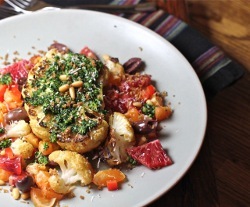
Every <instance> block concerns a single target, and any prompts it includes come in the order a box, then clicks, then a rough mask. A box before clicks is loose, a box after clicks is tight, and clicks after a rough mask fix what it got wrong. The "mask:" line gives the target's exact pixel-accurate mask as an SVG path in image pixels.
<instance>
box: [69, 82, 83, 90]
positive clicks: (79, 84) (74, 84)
mask: <svg viewBox="0 0 250 207" xmlns="http://www.w3.org/2000/svg"><path fill="white" fill-rule="evenodd" d="M71 86H73V87H76V88H79V87H82V86H83V82H82V81H75V82H74V83H72V84H71Z"/></svg>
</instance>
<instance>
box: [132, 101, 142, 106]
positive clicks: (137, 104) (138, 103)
mask: <svg viewBox="0 0 250 207" xmlns="http://www.w3.org/2000/svg"><path fill="white" fill-rule="evenodd" d="M133 106H135V107H141V106H142V103H141V102H133Z"/></svg>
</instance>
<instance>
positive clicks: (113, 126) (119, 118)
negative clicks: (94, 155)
mask: <svg viewBox="0 0 250 207" xmlns="http://www.w3.org/2000/svg"><path fill="white" fill-rule="evenodd" d="M109 125H110V137H109V139H108V140H107V141H106V143H105V147H104V157H105V158H106V161H107V163H108V164H109V165H111V166H113V165H119V164H121V163H124V162H126V161H128V154H127V152H126V149H127V148H128V147H131V146H133V145H134V144H135V136H134V130H133V128H132V126H131V124H130V123H129V121H128V120H127V118H126V117H125V116H124V114H122V113H119V112H114V114H112V115H111V116H110V118H109Z"/></svg>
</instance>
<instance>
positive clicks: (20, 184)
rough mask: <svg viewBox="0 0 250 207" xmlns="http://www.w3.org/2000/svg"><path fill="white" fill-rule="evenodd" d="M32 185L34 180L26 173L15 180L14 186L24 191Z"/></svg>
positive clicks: (28, 189)
mask: <svg viewBox="0 0 250 207" xmlns="http://www.w3.org/2000/svg"><path fill="white" fill-rule="evenodd" d="M33 185H34V180H33V178H32V177H31V176H30V175H27V176H25V177H23V178H22V179H20V180H17V182H16V187H17V188H18V189H19V190H20V191H22V192H24V193H25V192H28V191H30V189H31V187H32V186H33Z"/></svg>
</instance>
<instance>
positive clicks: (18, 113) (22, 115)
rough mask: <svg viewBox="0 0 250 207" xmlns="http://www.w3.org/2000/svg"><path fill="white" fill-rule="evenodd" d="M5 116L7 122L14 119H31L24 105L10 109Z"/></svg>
mask: <svg viewBox="0 0 250 207" xmlns="http://www.w3.org/2000/svg"><path fill="white" fill-rule="evenodd" d="M4 118H5V123H6V124H10V123H11V122H13V121H19V120H24V121H26V122H28V121H29V117H28V114H27V112H26V110H25V109H24V107H20V108H16V109H13V110H11V111H9V112H8V113H7V114H6V115H5V117H4Z"/></svg>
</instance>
